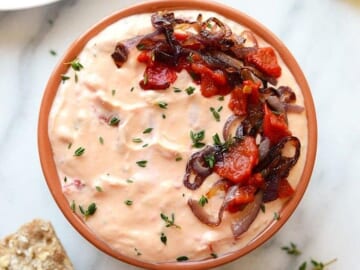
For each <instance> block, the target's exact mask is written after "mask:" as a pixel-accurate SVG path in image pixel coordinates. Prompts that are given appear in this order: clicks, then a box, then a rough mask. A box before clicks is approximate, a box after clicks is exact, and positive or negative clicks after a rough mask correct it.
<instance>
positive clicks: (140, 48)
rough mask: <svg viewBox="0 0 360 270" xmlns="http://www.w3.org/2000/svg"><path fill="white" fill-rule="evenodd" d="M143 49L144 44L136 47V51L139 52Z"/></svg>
mask: <svg viewBox="0 0 360 270" xmlns="http://www.w3.org/2000/svg"><path fill="white" fill-rule="evenodd" d="M144 48H145V45H144V44H141V43H140V44H138V45H136V49H138V50H139V51H141V50H143V49H144Z"/></svg>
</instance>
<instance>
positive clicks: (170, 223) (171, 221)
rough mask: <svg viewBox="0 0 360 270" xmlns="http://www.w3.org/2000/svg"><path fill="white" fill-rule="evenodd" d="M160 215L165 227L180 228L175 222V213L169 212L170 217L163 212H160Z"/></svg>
mask: <svg viewBox="0 0 360 270" xmlns="http://www.w3.org/2000/svg"><path fill="white" fill-rule="evenodd" d="M160 217H161V219H162V220H163V221H165V223H166V227H172V226H174V227H175V228H178V229H180V228H181V227H180V226H179V225H176V224H175V214H174V213H171V219H169V217H168V216H167V215H165V214H163V213H160Z"/></svg>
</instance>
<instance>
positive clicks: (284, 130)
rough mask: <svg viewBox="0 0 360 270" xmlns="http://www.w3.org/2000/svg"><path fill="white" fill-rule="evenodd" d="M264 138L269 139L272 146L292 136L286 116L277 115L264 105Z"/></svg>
mask: <svg viewBox="0 0 360 270" xmlns="http://www.w3.org/2000/svg"><path fill="white" fill-rule="evenodd" d="M263 130H264V136H266V137H268V138H269V140H270V142H271V143H272V144H276V143H278V142H279V141H280V140H281V139H282V138H284V137H286V136H290V135H291V132H290V131H289V129H288V125H287V123H286V119H285V115H284V114H275V113H273V112H272V111H271V110H270V108H269V107H268V106H267V105H266V103H265V104H264V122H263Z"/></svg>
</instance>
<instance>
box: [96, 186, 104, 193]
mask: <svg viewBox="0 0 360 270" xmlns="http://www.w3.org/2000/svg"><path fill="white" fill-rule="evenodd" d="M95 188H96V191H97V192H103V189H102V187H100V186H96V187H95Z"/></svg>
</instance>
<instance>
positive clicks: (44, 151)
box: [38, 0, 317, 269]
mask: <svg viewBox="0 0 360 270" xmlns="http://www.w3.org/2000/svg"><path fill="white" fill-rule="evenodd" d="M178 9H193V10H208V11H214V12H217V13H219V14H220V15H223V16H225V17H227V18H228V19H230V20H233V21H235V22H237V23H239V24H242V25H244V26H245V27H247V28H249V29H251V30H252V31H253V32H254V33H255V34H256V35H258V36H260V37H261V38H262V39H264V40H265V41H266V42H267V43H269V44H270V45H271V46H272V47H274V48H275V49H276V50H277V52H278V53H279V55H280V56H281V58H282V59H283V61H284V63H285V65H286V66H287V67H288V68H289V70H290V72H291V73H292V74H293V75H294V77H295V80H296V82H297V83H298V85H299V87H300V89H301V91H302V94H303V97H304V105H305V109H306V116H307V120H308V121H307V123H308V127H307V128H308V146H307V153H306V162H305V166H304V170H303V173H302V176H301V179H300V181H299V183H298V186H297V188H296V192H295V194H294V196H293V197H292V198H291V199H290V200H289V201H288V202H287V204H286V206H285V207H284V208H283V210H282V212H281V219H280V220H278V221H276V222H273V223H272V224H271V225H270V226H269V227H268V228H267V229H266V231H264V232H263V233H262V234H261V235H260V236H258V237H257V238H256V239H254V240H253V241H252V242H251V243H249V244H248V245H247V246H245V247H244V248H243V249H241V250H238V251H236V252H233V253H229V254H226V255H224V256H221V257H219V258H217V259H212V260H206V261H198V262H186V263H162V264H151V263H146V262H143V261H140V260H136V259H134V258H129V257H127V256H124V255H122V254H119V253H117V252H115V251H114V250H112V249H111V248H110V247H109V246H108V245H106V243H104V242H102V241H101V240H99V239H98V238H96V237H95V236H94V234H93V233H92V232H91V231H90V229H89V228H88V227H87V226H86V225H85V224H84V223H83V222H82V221H81V220H80V219H79V218H78V217H77V216H76V215H74V214H73V213H72V211H71V209H70V207H69V205H68V202H67V199H66V198H65V196H64V195H63V192H62V188H61V185H60V182H61V181H60V180H59V177H58V174H57V170H56V166H55V162H54V159H53V153H52V149H51V144H50V140H49V136H48V120H49V119H48V118H49V112H50V109H51V107H52V104H53V101H54V98H55V95H56V91H57V89H58V87H59V85H60V83H61V74H64V73H66V71H67V68H68V67H67V66H66V65H64V64H63V63H68V62H71V61H72V60H73V59H75V58H76V57H77V55H78V54H79V53H80V52H81V50H82V49H83V47H84V46H85V44H86V43H87V42H88V41H89V40H90V39H91V38H92V37H94V36H96V35H97V34H98V33H99V32H100V31H102V30H103V29H104V28H106V27H107V26H108V25H110V24H112V23H114V22H116V21H118V20H119V19H121V18H124V17H127V16H130V15H135V14H139V13H151V12H155V11H158V10H178ZM38 146H39V154H40V160H41V166H42V169H43V173H44V175H45V179H46V181H47V185H48V187H49V189H50V191H51V193H52V196H53V197H54V199H55V201H56V203H57V204H58V206H59V207H60V209H61V211H62V212H63V214H64V215H65V216H66V218H67V219H68V220H69V222H70V223H71V224H72V225H73V226H74V227H75V228H76V230H77V231H78V232H79V233H81V234H82V235H83V236H84V237H85V238H86V239H87V240H88V241H90V242H91V243H92V244H94V245H95V246H96V247H97V248H99V249H100V250H102V251H104V252H105V253H107V254H109V255H111V256H113V257H115V258H117V259H120V260H122V261H125V262H127V263H130V264H133V265H136V266H140V267H144V268H147V269H203V268H211V267H215V266H219V265H221V264H224V263H227V262H230V261H232V260H235V259H237V258H239V257H241V256H243V255H245V254H247V253H248V252H250V251H251V250H253V249H255V248H256V247H258V246H259V245H261V244H262V243H264V242H265V241H266V240H268V239H269V238H270V237H271V236H272V235H273V234H274V233H275V232H277V231H278V230H279V229H280V228H281V227H282V225H283V224H284V223H285V222H286V221H287V219H288V218H289V217H290V215H291V214H292V213H293V212H294V210H295V208H296V206H297V205H298V203H299V202H300V200H301V198H302V196H303V194H304V192H305V189H306V187H307V185H308V182H309V180H310V176H311V173H312V169H313V166H314V162H315V155H316V146H317V125H316V116H315V108H314V104H313V100H312V97H311V93H310V89H309V86H308V84H307V82H306V79H305V77H304V75H303V73H302V71H301V69H300V67H299V66H298V64H297V62H296V60H295V59H294V57H293V56H292V55H291V53H290V52H289V51H288V49H287V48H286V47H285V46H284V44H283V43H282V42H281V41H280V40H279V39H278V38H277V37H275V36H274V34H272V33H271V32H270V31H269V30H267V29H266V28H265V27H264V26H262V25H261V24H259V23H258V22H256V21H255V20H254V19H252V18H250V17H248V16H247V15H245V14H243V13H242V12H240V11H236V10H234V9H233V8H230V7H226V6H224V5H221V4H218V3H215V2H208V1H206V2H205V1H200V0H185V1H161V0H158V1H147V2H144V3H142V4H138V5H135V6H132V7H129V8H127V9H124V10H121V11H119V12H116V13H115V14H113V15H111V16H109V17H107V18H105V19H104V20H102V21H101V22H99V23H98V24H96V25H95V26H93V27H92V28H91V29H90V30H88V31H87V32H86V33H85V34H84V35H83V36H81V37H80V38H79V39H78V40H76V41H75V42H74V43H73V44H72V45H71V46H70V48H69V49H68V50H67V52H66V53H65V55H64V56H63V57H62V59H61V60H60V62H59V64H58V65H57V66H56V68H55V70H54V72H53V73H52V75H51V77H50V79H49V81H48V84H47V86H46V89H45V93H44V96H43V100H42V104H41V109H40V115H39V125H38Z"/></svg>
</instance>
